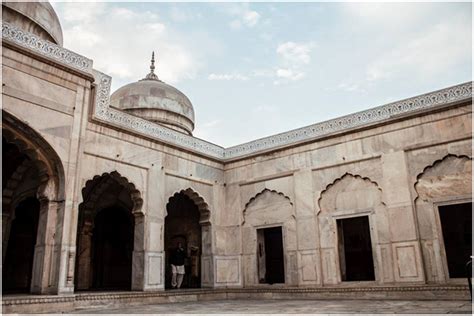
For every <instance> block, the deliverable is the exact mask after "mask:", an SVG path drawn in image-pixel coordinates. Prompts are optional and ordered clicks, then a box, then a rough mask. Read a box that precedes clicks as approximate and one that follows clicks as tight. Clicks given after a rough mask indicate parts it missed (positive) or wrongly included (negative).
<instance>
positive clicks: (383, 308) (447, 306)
mask: <svg viewBox="0 0 474 316" xmlns="http://www.w3.org/2000/svg"><path fill="white" fill-rule="evenodd" d="M471 311H472V305H471V302H469V301H439V300H438V301H396V300H223V301H200V302H181V303H171V304H156V305H142V306H130V307H123V308H104V309H82V310H76V311H75V313H84V314H96V313H97V314H109V313H113V314H115V313H120V314H171V313H173V314H175V313H178V314H188V313H190V314H208V313H219V314H223V313H238V314H245V313H250V314H252V313H255V314H277V313H298V314H305V313H306V314H307V313H310V314H324V313H331V314H344V313H363V314H380V313H389V314H392V313H404V314H448V313H449V314H470V313H471Z"/></svg>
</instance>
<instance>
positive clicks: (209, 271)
mask: <svg viewBox="0 0 474 316" xmlns="http://www.w3.org/2000/svg"><path fill="white" fill-rule="evenodd" d="M201 243H202V244H201V247H202V251H201V287H214V263H213V261H214V259H213V254H212V227H211V224H210V222H206V223H203V224H201Z"/></svg>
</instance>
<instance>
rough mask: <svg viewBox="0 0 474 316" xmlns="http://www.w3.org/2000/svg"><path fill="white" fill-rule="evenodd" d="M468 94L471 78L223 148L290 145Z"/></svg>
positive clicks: (230, 152) (229, 152)
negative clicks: (399, 99)
mask: <svg viewBox="0 0 474 316" xmlns="http://www.w3.org/2000/svg"><path fill="white" fill-rule="evenodd" d="M470 98H472V82H466V83H463V84H460V85H457V86H453V87H449V88H446V89H442V90H438V91H434V92H431V93H427V94H422V95H420V96H416V97H413V98H409V99H405V100H401V101H397V102H393V103H389V104H386V105H382V106H379V107H375V108H372V109H369V110H365V111H361V112H357V113H354V114H349V115H346V116H343V117H339V118H335V119H332V120H328V121H325V122H321V123H316V124H313V125H309V126H305V127H302V128H298V129H295V130H292V131H289V132H285V133H281V134H277V135H273V136H269V137H265V138H261V139H258V140H254V141H251V142H248V143H245V144H241V145H237V146H233V147H229V148H226V149H225V154H224V159H233V158H238V157H241V156H245V155H250V154H254V153H256V152H260V151H265V150H271V149H274V148H278V147H283V146H287V145H292V144H295V143H299V142H304V141H307V140H312V139H316V138H319V137H324V136H327V135H330V134H333V133H336V132H342V131H344V130H349V129H351V128H357V127H364V126H366V125H369V124H373V123H377V122H382V121H384V120H387V119H390V118H394V117H396V116H398V115H401V114H407V113H410V112H414V111H418V110H421V109H426V108H430V107H435V106H438V105H442V104H447V103H453V102H458V101H462V100H467V99H470Z"/></svg>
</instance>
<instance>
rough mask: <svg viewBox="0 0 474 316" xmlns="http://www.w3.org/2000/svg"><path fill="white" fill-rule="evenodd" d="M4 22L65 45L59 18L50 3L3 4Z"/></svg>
mask: <svg viewBox="0 0 474 316" xmlns="http://www.w3.org/2000/svg"><path fill="white" fill-rule="evenodd" d="M2 20H3V21H4V22H7V23H10V24H13V25H14V26H16V27H19V28H20V29H22V30H25V31H27V32H30V33H33V34H35V35H38V36H39V37H40V38H42V39H45V40H47V41H50V42H52V43H54V44H57V45H60V46H62V45H63V31H62V29H61V24H60V23H59V18H58V16H57V15H56V12H55V11H54V9H53V7H52V6H51V4H49V3H48V2H2Z"/></svg>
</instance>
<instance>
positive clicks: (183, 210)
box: [164, 188, 212, 288]
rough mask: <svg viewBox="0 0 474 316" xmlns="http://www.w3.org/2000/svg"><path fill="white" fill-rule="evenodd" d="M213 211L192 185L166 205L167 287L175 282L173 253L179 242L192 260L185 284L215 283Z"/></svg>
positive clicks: (187, 270)
mask: <svg viewBox="0 0 474 316" xmlns="http://www.w3.org/2000/svg"><path fill="white" fill-rule="evenodd" d="M210 217H211V212H210V210H209V205H208V204H207V203H206V201H205V200H204V198H202V196H201V195H200V194H199V193H197V192H196V191H195V190H194V189H192V188H187V189H185V190H181V191H179V192H176V193H175V194H173V195H172V196H171V197H170V198H169V199H168V203H167V205H166V217H165V228H164V249H165V288H170V287H171V286H172V284H171V278H172V274H171V261H172V259H171V257H172V253H173V252H174V251H175V248H176V245H177V243H178V242H181V243H182V245H183V246H184V248H185V250H186V252H187V255H188V256H189V260H188V261H187V262H186V263H185V270H186V274H185V275H184V278H183V283H182V287H183V288H198V287H206V286H210V285H211V283H212V282H211V279H210V276H211V273H212V272H211V271H210V267H211V263H212V249H211V247H212V234H211V218H210Z"/></svg>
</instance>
